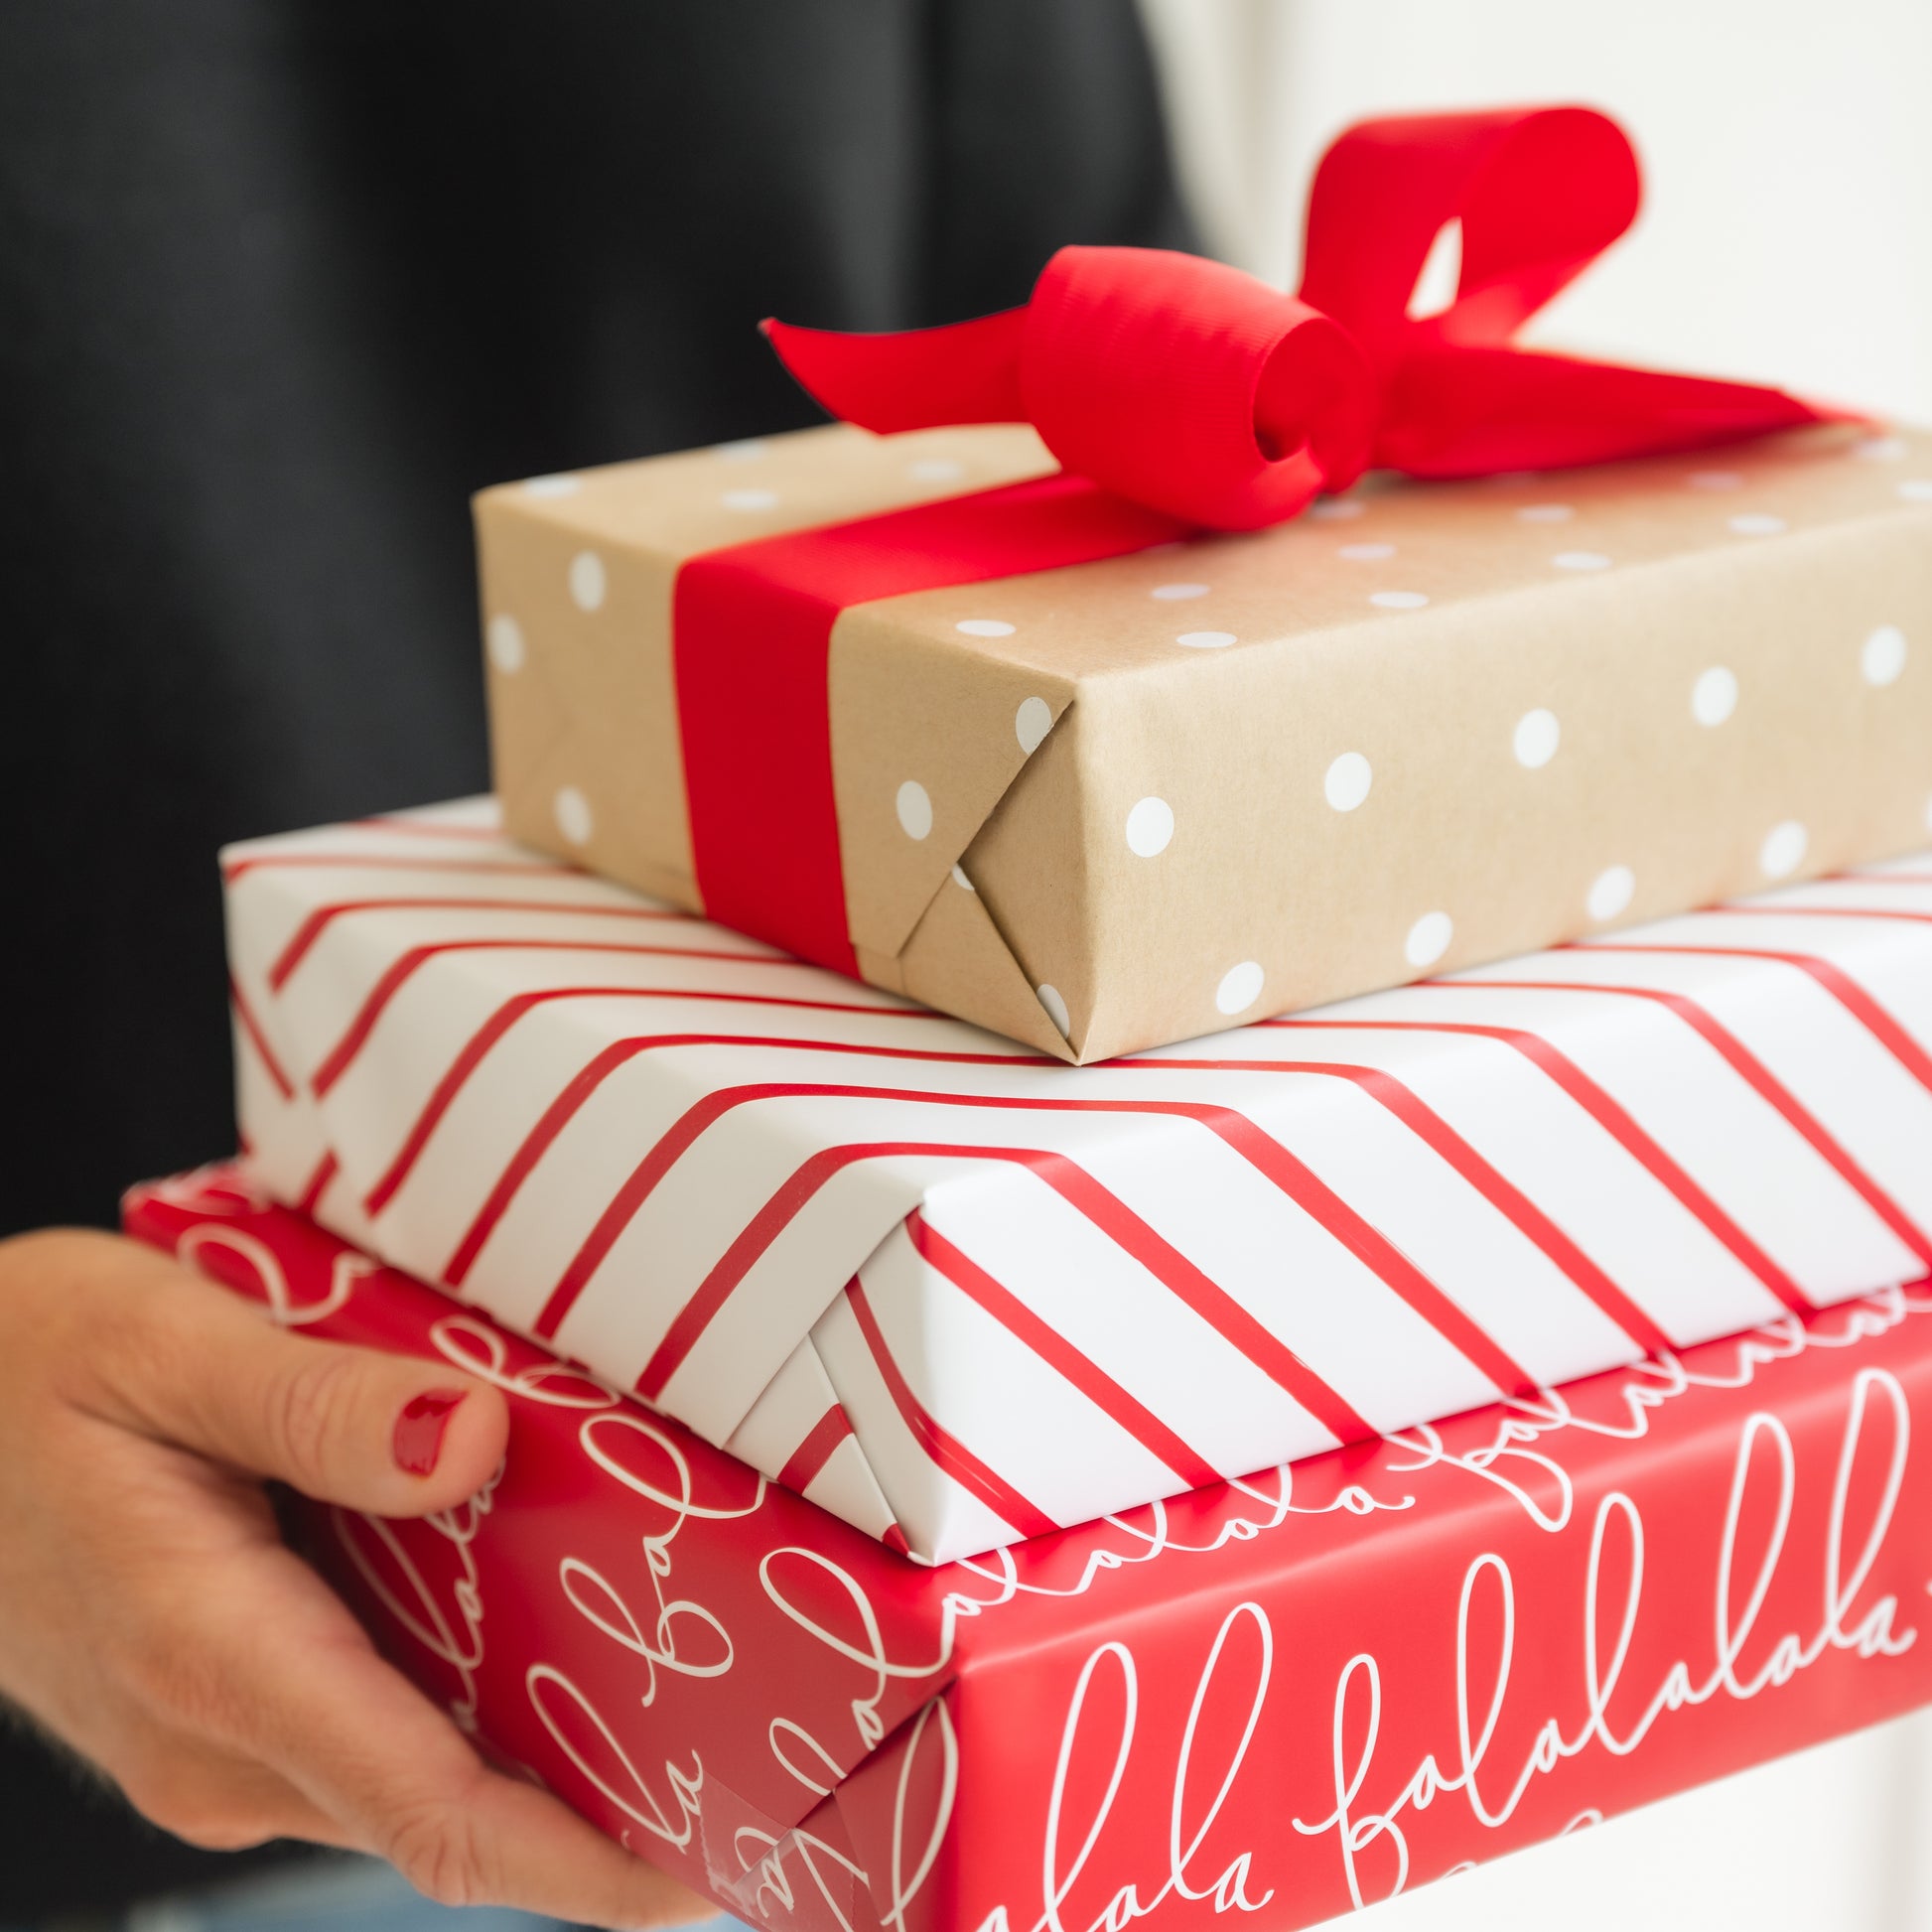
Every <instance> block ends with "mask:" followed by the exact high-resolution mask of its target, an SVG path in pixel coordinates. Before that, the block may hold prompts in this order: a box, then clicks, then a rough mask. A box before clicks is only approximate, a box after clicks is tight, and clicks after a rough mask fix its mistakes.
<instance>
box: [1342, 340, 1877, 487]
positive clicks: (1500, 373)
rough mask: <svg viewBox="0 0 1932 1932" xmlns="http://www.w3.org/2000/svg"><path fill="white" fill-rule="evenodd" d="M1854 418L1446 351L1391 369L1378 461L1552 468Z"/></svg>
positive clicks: (1454, 470)
mask: <svg viewBox="0 0 1932 1932" xmlns="http://www.w3.org/2000/svg"><path fill="white" fill-rule="evenodd" d="M1855 420H1858V419H1857V418H1856V417H1854V416H1851V415H1849V414H1847V413H1845V412H1842V411H1832V410H1824V409H1820V408H1817V407H1815V406H1814V405H1813V404H1811V403H1808V402H1804V401H1802V400H1800V399H1799V398H1798V397H1796V396H1792V395H1787V394H1786V393H1785V392H1784V391H1783V390H1782V389H1769V388H1762V387H1759V386H1758V385H1757V384H1755V383H1749V382H1725V381H1720V380H1717V379H1715V378H1713V377H1709V376H1699V375H1675V374H1668V373H1665V372H1663V371H1661V370H1656V369H1638V368H1625V367H1621V366H1619V365H1617V364H1615V363H1607V362H1589V361H1584V360H1581V359H1579V358H1576V357H1573V356H1567V355H1551V354H1541V353H1536V352H1533V351H1529V350H1525V349H1518V348H1476V347H1469V346H1466V345H1465V346H1455V345H1436V346H1431V347H1427V348H1420V349H1414V350H1411V351H1410V352H1409V353H1408V354H1406V355H1405V356H1403V358H1402V360H1401V361H1400V362H1399V363H1398V364H1397V366H1396V368H1395V369H1394V371H1393V372H1392V374H1391V376H1390V378H1389V382H1388V386H1387V393H1386V408H1385V411H1384V416H1383V427H1382V429H1381V431H1380V433H1379V434H1378V436H1377V439H1376V449H1375V462H1376V464H1377V465H1378V466H1381V467H1385V468H1388V469H1392V470H1400V471H1403V472H1405V473H1406V474H1407V475H1409V476H1412V477H1435V478H1450V477H1474V476H1489V475H1493V474H1495V473H1497V472H1499V471H1508V470H1559V469H1568V468H1572V467H1574V466H1577V465H1582V464H1589V463H1612V462H1615V461H1617V460H1618V459H1620V458H1625V457H1642V456H1664V455H1668V454H1671V453H1673V452H1681V451H1686V450H1698V449H1704V448H1708V447H1710V446H1713V445H1716V444H1721V443H1731V442H1738V441H1741V440H1743V439H1744V438H1747V437H1753V436H1763V435H1768V434H1769V433H1771V432H1772V431H1775V430H1782V429H1796V428H1799V427H1801V426H1803V425H1805V424H1810V423H1830V422H1849V421H1855Z"/></svg>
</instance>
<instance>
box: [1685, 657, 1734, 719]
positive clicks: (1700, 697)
mask: <svg viewBox="0 0 1932 1932" xmlns="http://www.w3.org/2000/svg"><path fill="white" fill-rule="evenodd" d="M1736 709H1737V674H1736V673H1735V672H1734V671H1732V670H1730V669H1729V668H1727V667H1726V666H1725V665H1723V664H1713V665H1712V666H1711V668H1710V669H1709V670H1708V671H1701V672H1699V674H1698V681H1697V682H1696V683H1695V684H1694V685H1692V686H1691V716H1692V717H1693V718H1695V719H1696V720H1697V721H1698V723H1699V724H1700V725H1704V726H1706V727H1711V726H1716V725H1722V724H1723V723H1724V722H1725V719H1726V718H1728V717H1729V716H1730V714H1731V713H1732V712H1733V711H1735V710H1736Z"/></svg>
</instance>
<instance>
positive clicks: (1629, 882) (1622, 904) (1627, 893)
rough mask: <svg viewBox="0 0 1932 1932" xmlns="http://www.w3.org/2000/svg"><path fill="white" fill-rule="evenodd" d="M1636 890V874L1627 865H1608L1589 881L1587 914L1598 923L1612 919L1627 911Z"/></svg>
mask: <svg viewBox="0 0 1932 1932" xmlns="http://www.w3.org/2000/svg"><path fill="white" fill-rule="evenodd" d="M1636 890H1637V880H1636V875H1635V874H1634V873H1632V872H1631V870H1630V868H1629V867H1628V866H1610V867H1608V868H1607V869H1605V870H1604V871H1602V872H1599V873H1598V874H1597V875H1596V877H1595V878H1594V879H1593V880H1592V881H1591V882H1590V888H1589V897H1588V899H1587V905H1588V907H1589V916H1590V917H1591V918H1592V919H1595V920H1596V921H1597V922H1598V923H1599V924H1600V923H1601V922H1602V921H1603V920H1605V919H1614V918H1616V917H1617V916H1619V914H1621V913H1623V912H1627V911H1628V910H1629V909H1630V900H1631V897H1633V895H1634V894H1635V893H1636Z"/></svg>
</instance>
